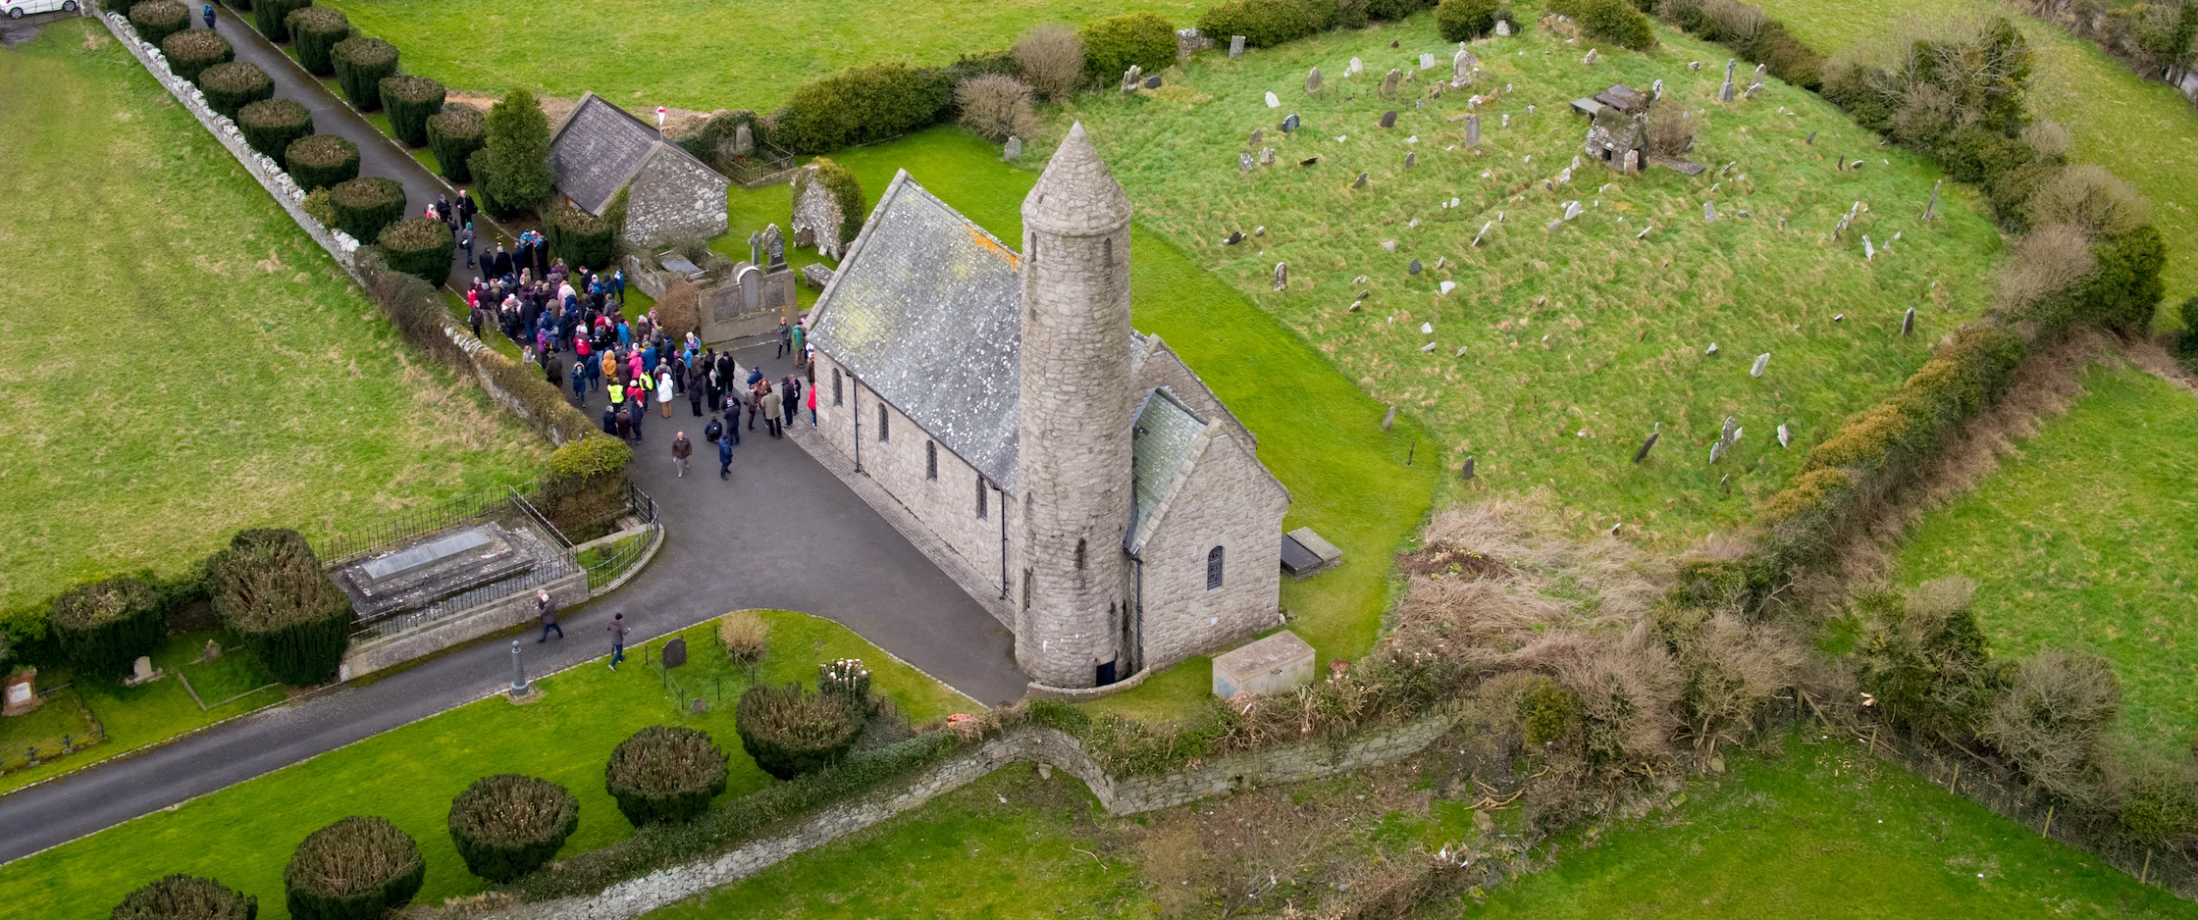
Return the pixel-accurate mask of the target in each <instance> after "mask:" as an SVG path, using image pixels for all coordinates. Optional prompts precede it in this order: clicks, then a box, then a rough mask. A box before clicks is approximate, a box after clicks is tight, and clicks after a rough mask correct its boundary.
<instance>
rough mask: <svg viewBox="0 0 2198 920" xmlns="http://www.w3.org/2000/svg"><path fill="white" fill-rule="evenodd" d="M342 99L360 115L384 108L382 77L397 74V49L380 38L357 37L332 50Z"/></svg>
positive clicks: (345, 40) (337, 45)
mask: <svg viewBox="0 0 2198 920" xmlns="http://www.w3.org/2000/svg"><path fill="white" fill-rule="evenodd" d="M329 57H330V59H331V60H333V61H335V64H336V82H337V83H338V84H340V85H342V87H343V97H344V98H345V99H349V100H351V104H352V105H353V106H356V107H357V108H358V110H359V111H361V112H371V111H374V110H375V109H378V108H381V107H382V78H383V77H387V76H390V75H393V74H395V73H396V72H397V46H396V45H392V44H390V43H388V42H385V41H382V40H381V39H379V38H367V37H365V36H354V37H351V38H347V39H344V40H343V41H340V42H337V43H336V46H335V47H334V48H331V49H329Z"/></svg>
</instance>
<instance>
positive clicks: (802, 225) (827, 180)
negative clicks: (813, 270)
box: [788, 162, 862, 261]
mask: <svg viewBox="0 0 2198 920" xmlns="http://www.w3.org/2000/svg"><path fill="white" fill-rule="evenodd" d="M793 182H794V215H793V220H792V222H791V223H790V224H789V225H788V226H790V227H791V228H792V229H793V232H794V245H795V246H807V247H814V248H815V249H816V250H817V254H818V255H821V256H824V257H825V258H828V259H831V260H833V261H838V260H840V259H842V258H845V257H846V255H847V244H848V241H850V240H852V239H853V238H854V234H853V230H854V229H855V228H853V227H850V226H849V223H850V221H849V214H850V212H852V213H853V215H854V221H855V222H856V223H857V224H859V223H860V221H861V219H862V201H861V199H862V188H861V186H860V185H857V184H855V177H854V175H853V174H852V173H848V172H847V171H846V170H845V169H844V168H841V167H839V166H837V165H835V164H830V163H828V162H827V163H825V164H821V165H820V164H815V163H812V164H810V165H808V166H804V167H802V168H801V169H800V170H798V171H796V172H795V174H794V180H793ZM842 196H851V197H852V198H853V199H854V200H853V201H850V202H845V203H843V202H842V200H841V198H842Z"/></svg>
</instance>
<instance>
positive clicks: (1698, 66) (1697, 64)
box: [1687, 61, 1702, 72]
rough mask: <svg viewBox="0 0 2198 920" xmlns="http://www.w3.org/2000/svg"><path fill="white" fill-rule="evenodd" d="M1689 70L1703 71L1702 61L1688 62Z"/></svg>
mask: <svg viewBox="0 0 2198 920" xmlns="http://www.w3.org/2000/svg"><path fill="white" fill-rule="evenodd" d="M1687 69H1688V70H1692V71H1697V72H1699V71H1701V69H1702V62H1701V61H1688V62H1687Z"/></svg>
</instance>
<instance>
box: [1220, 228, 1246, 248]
mask: <svg viewBox="0 0 2198 920" xmlns="http://www.w3.org/2000/svg"><path fill="white" fill-rule="evenodd" d="M1241 242H1244V231H1242V230H1231V231H1229V238H1228V239H1225V240H1222V241H1221V245H1223V246H1234V245H1236V244H1238V243H1241Z"/></svg>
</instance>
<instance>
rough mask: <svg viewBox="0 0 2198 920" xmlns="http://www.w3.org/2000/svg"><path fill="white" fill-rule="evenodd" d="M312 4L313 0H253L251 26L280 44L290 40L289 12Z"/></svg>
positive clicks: (268, 38)
mask: <svg viewBox="0 0 2198 920" xmlns="http://www.w3.org/2000/svg"><path fill="white" fill-rule="evenodd" d="M312 5H313V0H253V3H252V28H255V29H258V30H259V34H261V35H265V36H267V40H268V41H271V42H274V43H276V44H282V43H284V42H287V41H289V40H290V22H289V17H290V14H291V13H295V12H297V11H298V10H302V9H304V8H306V7H309V6H312Z"/></svg>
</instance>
